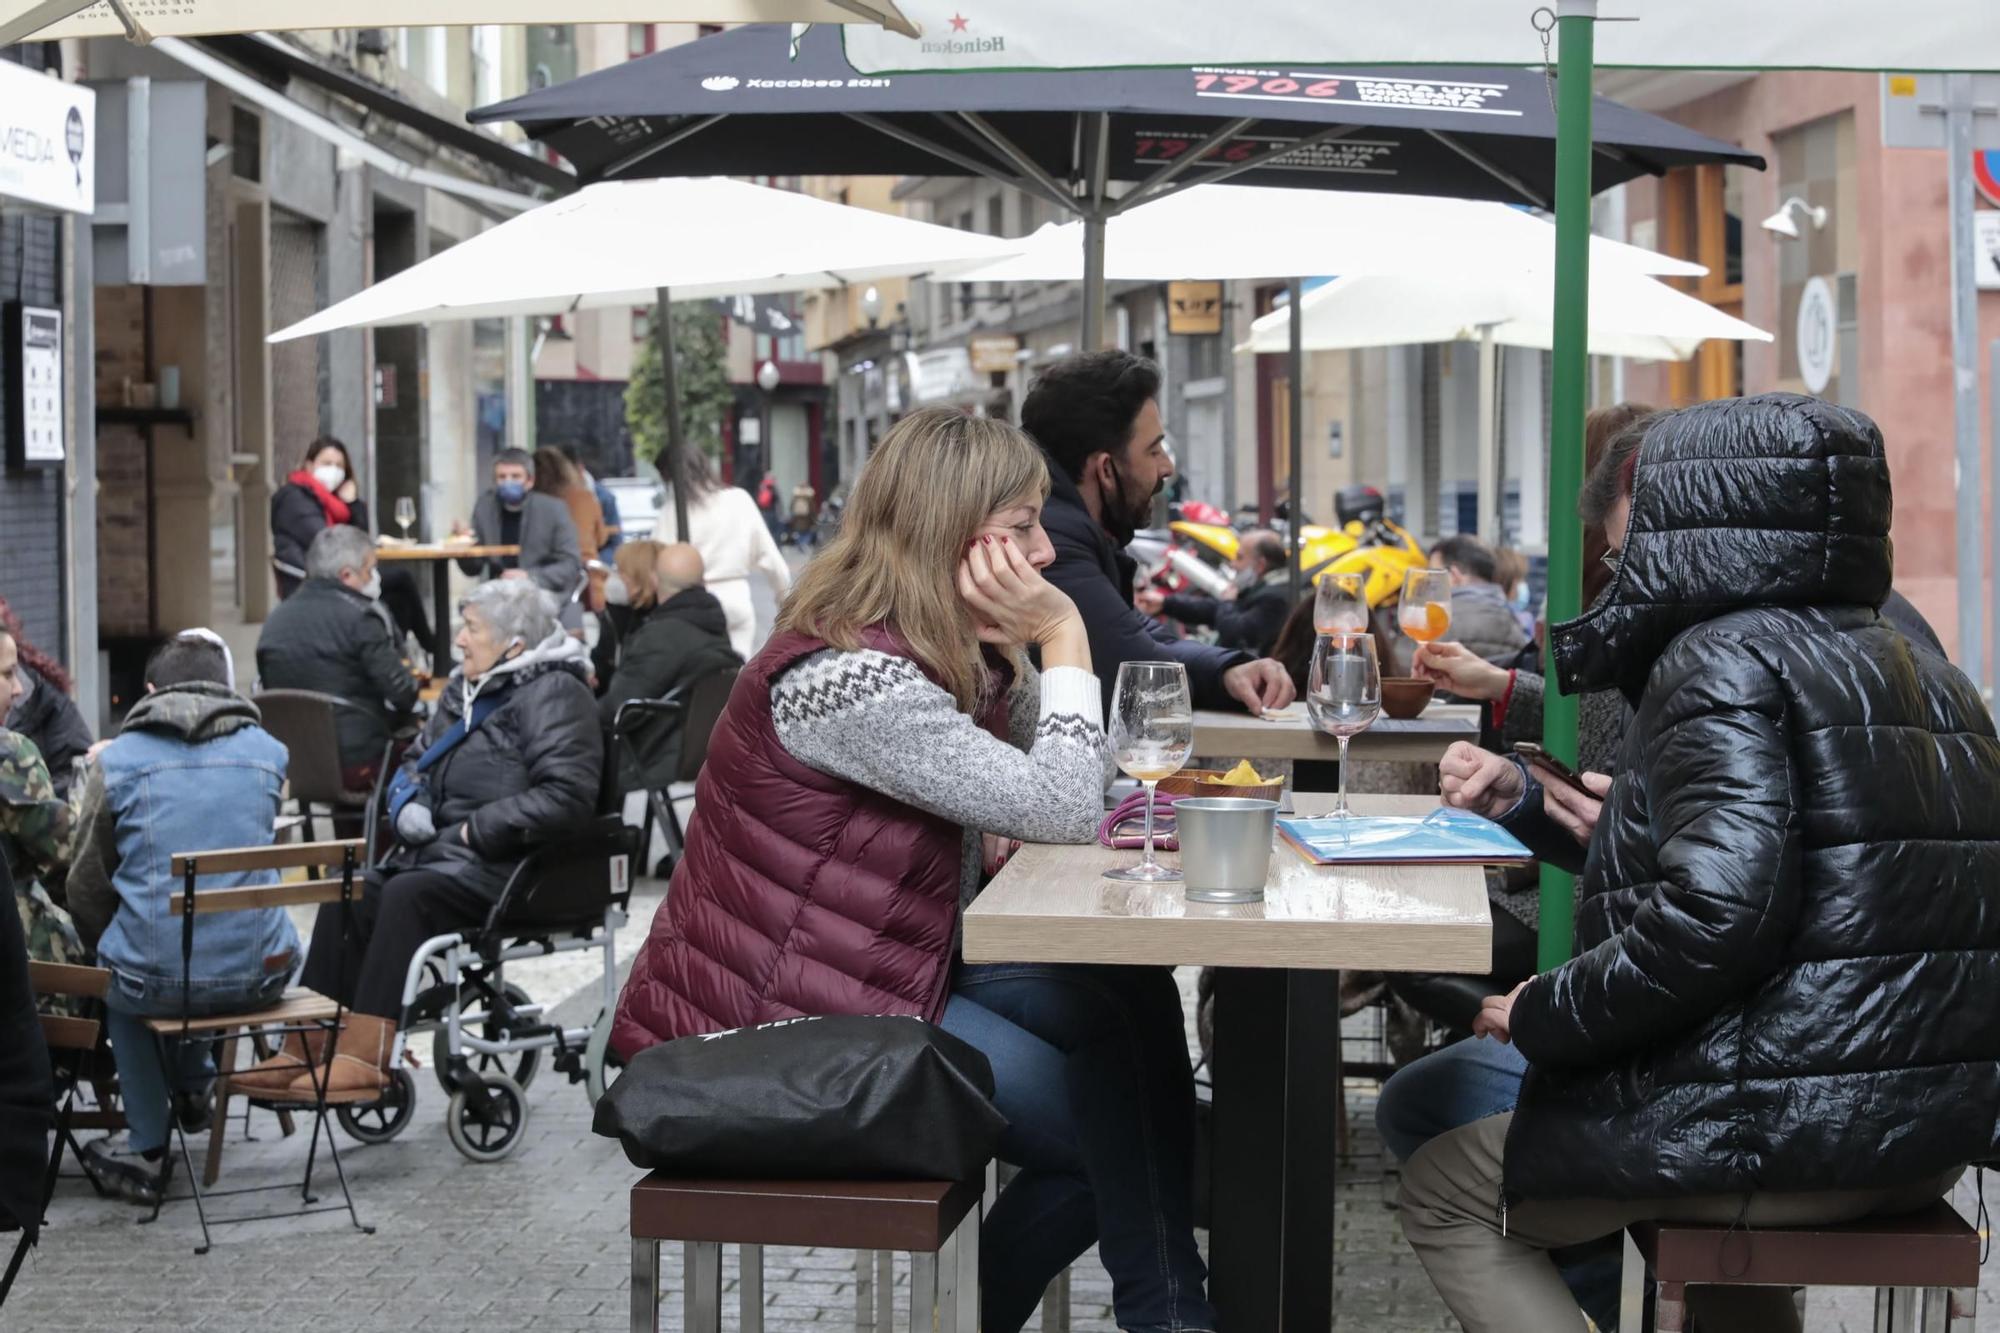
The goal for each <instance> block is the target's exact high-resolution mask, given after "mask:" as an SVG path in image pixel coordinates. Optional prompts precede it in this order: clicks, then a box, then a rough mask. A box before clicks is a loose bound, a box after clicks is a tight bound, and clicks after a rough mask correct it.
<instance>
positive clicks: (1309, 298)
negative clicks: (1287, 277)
mask: <svg viewBox="0 0 2000 1333" xmlns="http://www.w3.org/2000/svg"><path fill="white" fill-rule="evenodd" d="M1301 310H1302V311H1303V314H1304V318H1303V320H1302V325H1303V328H1302V330H1301V332H1302V335H1303V336H1302V339H1301V342H1302V346H1303V349H1304V350H1305V351H1308V352H1324V351H1337V350H1340V349H1344V348H1354V347H1398V346H1403V345H1406V344H1412V343H1437V342H1454V341H1459V340H1467V341H1479V340H1481V339H1482V338H1490V339H1491V340H1492V341H1493V342H1494V343H1495V344H1497V345H1498V346H1501V347H1528V348H1537V349H1540V350H1542V351H1547V350H1549V349H1551V348H1552V347H1554V346H1555V327H1554V323H1553V321H1552V320H1551V319H1550V317H1549V315H1550V311H1549V288H1548V276H1547V274H1546V272H1543V273H1528V274H1523V275H1520V276H1509V275H1488V276H1483V277H1468V276H1465V275H1461V274H1449V275H1407V276H1406V275H1395V276H1390V275H1380V274H1365V275H1355V276H1343V277H1339V278H1335V279H1334V280H1333V281H1332V282H1329V283H1327V284H1325V285H1324V286H1321V287H1318V288H1316V289H1314V290H1313V291H1310V292H1308V293H1306V297H1305V300H1304V301H1303V302H1302V303H1301ZM1289 323H1290V320H1289V316H1288V314H1287V312H1285V311H1283V310H1274V311H1272V312H1271V313H1270V314H1268V315H1265V316H1263V317H1262V318H1261V319H1259V320H1257V322H1256V323H1254V324H1252V325H1251V326H1250V337H1249V338H1248V339H1246V340H1245V341H1244V342H1243V343H1242V344H1241V345H1240V346H1239V347H1238V348H1237V350H1238V351H1242V352H1284V351H1288V350H1289V349H1290V347H1291V336H1290V330H1289ZM1710 338H1729V339H1735V340H1737V341H1739V342H1769V341H1771V335H1770V334H1768V333H1766V332H1764V330H1762V329H1760V328H1757V327H1756V326H1755V325H1752V324H1746V323H1745V322H1744V321H1742V320H1740V319H1737V318H1735V317H1734V316H1732V315H1726V314H1724V313H1723V312H1722V311H1720V310H1717V309H1716V308H1715V307H1714V306H1712V305H1709V304H1707V303H1706V302H1704V301H1698V300H1696V299H1695V298H1694V297H1692V296H1688V295H1685V294H1683V293H1681V292H1677V291H1675V290H1674V289H1673V288H1671V287H1669V286H1667V285H1666V284H1665V283H1663V282H1660V281H1658V280H1657V279H1654V278H1649V277H1646V276H1645V275H1643V274H1640V273H1630V272H1627V273H1620V272H1617V271H1616V270H1611V271H1606V270H1602V269H1600V270H1599V271H1598V274H1597V276H1596V278H1595V279H1594V280H1593V281H1592V283H1591V286H1590V342H1589V348H1590V352H1591V354H1592V355H1593V356H1630V357H1640V358H1643V359H1646V360H1651V361H1685V360H1686V359H1687V358H1688V357H1690V356H1693V355H1694V352H1695V349H1696V348H1697V347H1699V346H1700V345H1701V344H1702V343H1703V342H1705V341H1706V340H1708V339H1710Z"/></svg>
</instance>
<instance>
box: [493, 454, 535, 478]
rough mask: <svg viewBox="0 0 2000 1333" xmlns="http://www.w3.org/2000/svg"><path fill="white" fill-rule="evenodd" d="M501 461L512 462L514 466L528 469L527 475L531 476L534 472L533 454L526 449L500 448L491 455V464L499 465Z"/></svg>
mask: <svg viewBox="0 0 2000 1333" xmlns="http://www.w3.org/2000/svg"><path fill="white" fill-rule="evenodd" d="M502 463H512V464H513V465H514V466H515V467H524V468H526V469H528V475H529V476H533V475H534V473H535V456H534V455H533V454H531V453H529V452H528V451H527V450H526V449H502V450H501V451H500V452H499V453H496V454H494V455H493V466H494V467H499V466H500V465H501V464H502Z"/></svg>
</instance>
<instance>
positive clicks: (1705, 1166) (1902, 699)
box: [1403, 394, 2000, 1333]
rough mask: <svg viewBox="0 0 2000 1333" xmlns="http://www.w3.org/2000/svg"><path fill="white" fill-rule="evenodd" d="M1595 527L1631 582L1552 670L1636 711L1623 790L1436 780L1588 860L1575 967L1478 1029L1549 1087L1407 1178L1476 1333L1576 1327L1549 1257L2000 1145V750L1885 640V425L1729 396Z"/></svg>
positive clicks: (1984, 728) (1769, 1312)
mask: <svg viewBox="0 0 2000 1333" xmlns="http://www.w3.org/2000/svg"><path fill="white" fill-rule="evenodd" d="M1718 477H1726V478H1727V480H1728V484H1727V485H1726V486H1723V485H1718V484H1717V478H1718ZM1583 508H1584V517H1585V519H1586V521H1591V520H1596V519H1600V518H1601V519H1602V520H1603V522H1604V524H1605V531H1606V534H1607V536H1608V538H1609V541H1610V548H1611V553H1612V557H1613V559H1614V560H1615V561H1616V562H1617V565H1618V572H1617V573H1616V574H1615V575H1614V577H1613V582H1612V584H1611V587H1610V591H1609V593H1608V594H1607V596H1606V598H1605V599H1604V601H1603V602H1602V603H1600V604H1599V606H1597V607H1596V608H1595V609H1594V610H1593V611H1591V612H1590V613H1589V614H1588V615H1585V616H1583V617H1582V618H1580V619H1578V620H1575V621H1572V622H1570V623H1568V624H1566V625H1560V626H1557V627H1555V628H1554V630H1553V631H1552V649H1553V656H1554V659H1555V663H1556V668H1557V670H1558V672H1559V673H1560V676H1561V681H1562V685H1563V687H1564V688H1565V689H1566V690H1568V691H1571V692H1575V691H1578V690H1590V689H1599V688H1606V687H1615V688H1617V689H1619V690H1620V691H1622V692H1623V693H1624V694H1625V696H1626V697H1627V698H1628V699H1629V700H1631V701H1632V703H1633V705H1634V707H1635V710H1636V713H1635V717H1634V719H1633V721H1632V724H1631V725H1630V727H1629V728H1628V729H1627V732H1626V737H1625V742H1624V747H1623V750H1622V751H1621V755H1620V759H1619V766H1618V775H1617V778H1616V780H1615V781H1614V780H1612V779H1609V778H1606V777H1604V776H1603V775H1601V774H1588V775H1586V779H1585V780H1586V782H1587V783H1588V786H1589V793H1588V794H1585V793H1579V792H1576V791H1573V790H1572V789H1569V788H1567V787H1565V786H1563V785H1562V784H1561V783H1559V782H1556V781H1555V780H1554V779H1553V778H1551V779H1549V780H1548V781H1546V782H1545V783H1544V782H1537V781H1535V780H1533V779H1531V778H1530V777H1529V776H1528V775H1527V774H1525V773H1524V772H1523V771H1522V770H1521V769H1520V768H1518V767H1516V766H1515V765H1513V764H1512V763H1510V762H1509V761H1507V760H1505V759H1502V758H1500V757H1499V756H1484V757H1482V755H1481V753H1480V752H1478V751H1474V750H1472V749H1471V748H1470V747H1454V749H1453V752H1452V753H1450V754H1448V755H1447V756H1446V761H1445V763H1444V765H1443V766H1442V774H1443V783H1442V786H1443V790H1444V794H1445V799H1446V800H1447V801H1448V802H1449V803H1451V804H1453V805H1457V806H1462V807H1466V808H1470V809H1474V810H1479V811H1483V812H1485V813H1488V814H1492V815H1497V816H1504V817H1506V818H1508V820H1509V822H1510V823H1512V824H1513V825H1514V826H1515V827H1516V828H1517V829H1518V830H1520V831H1521V832H1522V833H1523V834H1525V835H1527V836H1526V838H1525V840H1528V841H1530V845H1531V846H1537V847H1538V849H1540V850H1542V851H1544V852H1545V853H1546V854H1548V855H1550V856H1556V855H1557V854H1560V853H1564V852H1566V853H1567V859H1568V860H1569V861H1570V862H1571V863H1572V864H1573V863H1574V862H1575V860H1576V852H1577V847H1576V843H1577V842H1585V841H1587V842H1588V844H1589V854H1588V857H1587V859H1586V860H1585V861H1584V865H1583V871H1584V882H1583V901H1582V905H1581V907H1580V909H1579V912H1578V919H1577V927H1576V944H1577V948H1578V953H1577V956H1576V957H1575V958H1574V959H1573V960H1572V961H1571V962H1569V963H1567V964H1565V965H1564V966H1562V967H1560V968H1557V969H1556V970H1554V971H1553V972H1549V973H1546V974H1544V975H1543V976H1541V977H1539V978H1537V979H1535V980H1532V981H1528V982H1524V983H1523V984H1522V985H1521V986H1520V987H1517V988H1516V989H1515V990H1514V991H1513V992H1512V993H1510V994H1508V995H1506V996H1492V997H1489V998H1488V999H1487V1000H1486V1002H1485V1008H1484V1010H1483V1012H1482V1014H1481V1016H1480V1019H1479V1020H1478V1022H1477V1023H1476V1024H1475V1031H1477V1032H1479V1033H1481V1034H1483V1035H1488V1036H1491V1037H1494V1038H1497V1039H1498V1040H1500V1041H1503V1042H1504V1041H1509V1040H1511V1041H1512V1042H1513V1043H1514V1044H1515V1045H1516V1046H1517V1047H1518V1049H1519V1051H1520V1054H1521V1055H1522V1056H1524V1057H1525V1058H1526V1063H1527V1077H1526V1081H1525V1083H1524V1085H1523V1088H1522V1094H1521V1098H1520V1101H1519V1104H1518V1106H1517V1108H1516V1109H1515V1110H1514V1111H1513V1112H1512V1113H1511V1114H1507V1115H1496V1116H1490V1117H1487V1118H1486V1119H1483V1120H1479V1121H1476V1122H1474V1123H1472V1124H1469V1125H1466V1126H1464V1127H1462V1128H1459V1129H1455V1130H1452V1131H1450V1132H1449V1133H1445V1134H1442V1135H1440V1136H1439V1137H1437V1138H1435V1139H1432V1140H1431V1141H1430V1142H1429V1143H1427V1144H1426V1145H1424V1147H1423V1148H1421V1149H1420V1150H1419V1151H1418V1152H1417V1154H1416V1155H1415V1156H1414V1157H1413V1158H1412V1159H1411V1160H1410V1163H1409V1166H1408V1168H1407V1170H1406V1172H1405V1174H1404V1178H1403V1221H1404V1229H1405V1233H1406V1234H1407V1235H1408V1236H1409V1238H1410V1243H1411V1245H1412V1246H1413V1247H1414V1248H1415V1249H1416V1251H1417V1254H1418V1256H1419V1257H1420V1258H1421V1259H1422V1260H1423V1262H1424V1266H1425V1267H1426V1269H1428V1270H1429V1272H1430V1275H1431V1278H1432V1280H1433V1281H1434V1282H1435V1283H1436V1284H1437V1287H1438V1289H1439V1291H1440V1292H1441V1293H1442V1294H1443V1296H1444V1298H1445V1301H1446V1303H1447V1304H1448V1305H1449V1306H1450V1307H1451V1309H1452V1312H1453V1313H1454V1314H1456V1315H1457V1316H1458V1318H1459V1320H1460V1322H1461V1323H1462V1324H1463V1325H1464V1326H1465V1327H1466V1328H1467V1329H1468V1330H1471V1333H1482V1331H1483V1330H1513V1329H1526V1328H1533V1329H1553V1328H1563V1327H1568V1328H1576V1327H1579V1326H1580V1324H1581V1320H1580V1317H1579V1316H1578V1315H1577V1313H1576V1310H1575V1308H1574V1306H1573V1304H1572V1302H1571V1301H1570V1299H1569V1296H1568V1294H1567V1293H1566V1292H1565V1290H1564V1288H1563V1287H1562V1285H1561V1283H1560V1281H1559V1280H1558V1279H1557V1276H1556V1272H1555V1269H1554V1267H1553V1266H1552V1265H1551V1264H1550V1262H1549V1259H1548V1256H1547V1252H1548V1251H1549V1250H1552V1249H1558V1248H1562V1247H1566V1246H1571V1245H1575V1244H1578V1243H1580V1242H1583V1241H1588V1240H1591V1239H1593V1238H1596V1237H1599V1236H1603V1235H1609V1234H1615V1233H1616V1232H1617V1231H1618V1230H1620V1229H1621V1228H1623V1227H1624V1226H1626V1225H1628V1224H1629V1223H1631V1222H1634V1221H1639V1220H1644V1219H1650V1218H1663V1219H1674V1220H1692V1221H1703V1222H1714V1223H1719V1224H1724V1225H1729V1224H1736V1225H1748V1226H1750V1227H1753V1228H1754V1227H1756V1226H1758V1225H1759V1224H1799V1225H1804V1224H1817V1223H1832V1222H1840V1221H1847V1220H1851V1219H1855V1218H1860V1217H1866V1216H1871V1215H1877V1214H1892V1213H1896V1212H1904V1211H1908V1210H1911V1209H1914V1208H1917V1207H1921V1206H1923V1205H1924V1204H1926V1203H1928V1202H1930V1201H1931V1200H1934V1199H1936V1198H1937V1197H1939V1195H1940V1194H1942V1193H1943V1192H1944V1191H1946V1190H1948V1189H1949V1188H1950V1187H1951V1185H1952V1184H1953V1182H1954V1181H1955V1180H1956V1179H1957V1178H1958V1176H1959V1175H1960V1174H1961V1173H1962V1171H1963V1168H1964V1166H1965V1164H1966V1163H1968V1162H1973V1161H1978V1160H1982V1159H1985V1158H1989V1157H1991V1156H1993V1155H1994V1153H1995V1152H1996V1150H2000V1058H1996V1056H1995V1053H1994V1047H1993V1043H1992V1041H1991V1018H1990V1013H1991V995H1990V994H1989V993H1988V989H1987V988H1986V980H1987V978H1989V977H1990V976H1992V975H1993V974H1994V973H1995V971H1996V968H2000V932H1996V931H1995V929H1994V927H1993V925H1992V922H1993V921H1995V920H1996V919H2000V910H1996V908H2000V902H1996V892H2000V891H1996V889H1995V888H1994V885H1993V877H1992V875H1991V873H1990V859H1991V858H1990V856H1989V855H1988V854H1987V853H1988V851H1989V849H1990V847H1991V846H1992V844H1993V843H1994V841H1995V840H1996V839H2000V740H1996V739H1995V735H1994V727H1993V721H1992V718H1991V716H1990V715H1989V714H1988V712H1987V710H1986V707H1985V705H1984V704H1983V702H1982V701H1981V699H1980V697H1979V693H1978V691H1977V689H1976V688H1975V687H1974V686H1973V685H1972V684H1971V682H1969V681H1968V680H1966V678H1965V677H1964V676H1963V675H1961V674H1960V673H1959V672H1958V671H1957V670H1956V669H1955V668H1953V667H1952V666H1951V665H1950V663H1949V662H1947V661H1945V659H1944V658H1943V657H1942V656H1941V655H1938V654H1936V653H1933V652H1932V651H1930V650H1929V649H1927V648H1923V647H1919V646H1918V645H1917V644H1916V643H1914V642H1913V641H1912V640H1910V639H1909V638H1907V637H1905V636H1904V635H1903V634H1902V633H1901V632H1899V631H1897V630H1896V629H1894V628H1893V627H1892V626H1891V625H1890V624H1889V623H1888V622H1887V621H1886V620H1885V619H1884V618H1883V617H1882V616H1881V615H1880V614H1879V613H1878V610H1877V608H1878V607H1880V606H1881V605H1882V603H1883V602H1884V600H1885V599H1886V598H1887V597H1888V595H1889V578H1890V569H1891V551H1890V543H1889V536H1888V530H1889V518H1890V512H1891V504H1890V489H1889V475H1888V465H1887V463H1886V461H1885V459H1884V454H1883V448H1882V437H1881V434H1880V432H1879V431H1878V430H1877V429H1876V428H1875V425H1874V423H1873V422H1871V421H1869V420H1868V419H1867V418H1866V417H1863V416H1861V415H1860V414H1859V413H1855V412H1851V411H1848V410H1846V409H1843V408H1840V407H1836V406H1834V405H1833V404H1830V403H1826V402H1823V401H1821V400H1818V399H1813V398H1804V397H1798V396H1795V395H1785V394H1773V395H1767V396H1764V397H1761V398H1752V399H1741V400H1726V401H1721V402H1713V403H1705V404H1702V405H1701V406H1698V407H1692V408H1688V409H1685V410H1682V411H1679V412H1675V413H1670V414H1666V415H1663V416H1659V417H1654V418H1652V419H1651V420H1649V421H1646V422H1641V423H1639V424H1638V425H1637V426H1635V427H1633V428H1631V429H1629V430H1628V431H1627V432H1626V434H1624V435H1621V436H1620V437H1619V438H1618V439H1615V440H1614V441H1613V442H1612V444H1611V446H1610V447H1609V448H1608V449H1607V451H1606V455H1605V457H1604V459H1603V460H1602V462H1601V463H1600V465H1599V466H1598V468H1597V469H1595V470H1594V471H1593V472H1592V474H1591V478H1590V481H1589V483H1588V484H1587V485H1586V487H1585V490H1584V496H1583ZM1565 830H1566V831H1567V833H1568V835H1569V838H1568V839H1564V838H1560V837H1552V836H1551V835H1552V834H1555V833H1557V832H1559V831H1565ZM1565 842H1566V843H1567V847H1565V846H1564V845H1563V844H1564V843H1565ZM1432 1058H1438V1057H1432ZM1752 1243H1753V1244H1754V1240H1753V1241H1752ZM1691 1296H1692V1298H1693V1299H1692V1302H1691V1303H1692V1304H1693V1306H1694V1309H1695V1312H1696V1314H1697V1317H1698V1318H1700V1319H1702V1320H1704V1321H1714V1326H1715V1327H1720V1328H1756V1329H1760V1330H1761V1329H1774V1330H1784V1329H1795V1328H1797V1327H1798V1321H1797V1315H1796V1312H1795V1310H1794V1308H1793V1305H1792V1301H1791V1296H1790V1293H1789V1292H1788V1291H1786V1290H1784V1289H1782V1288H1759V1287H1719V1288H1696V1289H1694V1290H1693V1292H1692V1293H1691Z"/></svg>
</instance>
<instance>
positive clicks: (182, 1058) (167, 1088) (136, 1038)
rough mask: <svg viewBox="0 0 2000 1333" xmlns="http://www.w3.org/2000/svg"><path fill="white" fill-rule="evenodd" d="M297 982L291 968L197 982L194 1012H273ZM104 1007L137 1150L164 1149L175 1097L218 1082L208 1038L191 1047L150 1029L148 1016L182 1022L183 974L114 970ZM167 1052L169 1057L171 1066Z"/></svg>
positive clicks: (193, 1041) (195, 1041)
mask: <svg viewBox="0 0 2000 1333" xmlns="http://www.w3.org/2000/svg"><path fill="white" fill-rule="evenodd" d="M291 977H292V974H291V969H290V968H286V969H285V970H284V971H281V972H275V973H271V974H269V975H267V976H263V977H258V978H255V979H252V978H247V977H232V978H229V979H226V980H221V981H197V982H195V983H194V987H193V990H192V993H191V995H190V1003H189V1005H188V1014H189V1016H190V1017H196V1018H199V1017H201V1016H203V1015H205V1014H227V1013H234V1012H238V1011H241V1010H248V1009H265V1008H269V1007H270V1006H271V1005H274V1004H276V1003H277V1002H278V1001H279V999H280V998H282V997H283V995H284V993H285V987H286V986H287V985H289V984H290V982H291ZM104 1008H105V1015H104V1021H105V1027H106V1029H107V1031H108V1032H109V1034H110V1037H111V1055H112V1058H113V1059H114V1060H115V1061H116V1062H117V1065H118V1088H119V1091H120V1093H121V1094H122V1095H123V1097H124V1100H125V1122H126V1124H127V1126H128V1127H129V1130H130V1138H131V1143H132V1148H133V1151H135V1152H151V1151H153V1150H155V1149H159V1148H164V1147H166V1146H167V1119H168V1114H169V1109H170V1107H169V1098H170V1097H171V1095H172V1094H173V1093H176V1092H199V1091H201V1090H202V1088H204V1087H205V1086H207V1084H208V1081H209V1080H210V1079H212V1078H214V1077H215V1062H214V1060H213V1059H212V1058H211V1056H210V1051H209V1046H210V1043H209V1041H208V1040H206V1039H204V1038H201V1037H194V1038H190V1039H189V1040H187V1041H180V1040H178V1039H176V1038H172V1037H168V1038H165V1039H160V1038H156V1037H154V1035H153V1033H152V1031H151V1030H150V1029H149V1028H147V1026H146V1023H145V1020H146V1019H148V1018H178V1017H180V1013H181V979H180V978H179V977H177V976H176V977H156V976H135V975H133V974H132V973H129V972H125V971H120V970H114V971H113V972H112V973H111V988H110V990H109V991H107V992H106V994H105V997H104ZM163 1049H164V1051H165V1053H166V1057H167V1059H164V1060H163V1059H162V1051H163ZM168 1060H170V1061H171V1063H172V1067H171V1068H169V1067H168Z"/></svg>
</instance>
